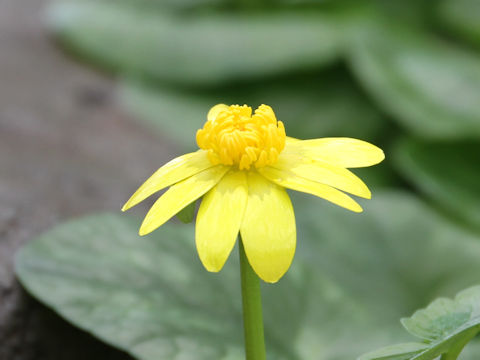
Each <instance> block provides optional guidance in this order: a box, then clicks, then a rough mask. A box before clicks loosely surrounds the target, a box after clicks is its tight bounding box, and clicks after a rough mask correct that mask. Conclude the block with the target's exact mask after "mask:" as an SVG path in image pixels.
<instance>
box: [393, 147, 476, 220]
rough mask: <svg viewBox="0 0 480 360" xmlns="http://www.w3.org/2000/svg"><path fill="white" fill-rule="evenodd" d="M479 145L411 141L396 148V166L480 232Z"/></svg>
mask: <svg viewBox="0 0 480 360" xmlns="http://www.w3.org/2000/svg"><path fill="white" fill-rule="evenodd" d="M479 149H480V147H479V145H478V143H476V142H465V143H458V142H457V143H432V142H420V141H414V140H407V141H403V142H401V143H399V144H398V145H397V147H396V148H395V151H394V154H395V156H394V157H393V160H394V164H395V165H396V167H397V168H398V169H399V170H400V171H401V173H402V174H403V175H404V176H406V178H407V179H408V180H409V181H411V182H412V183H413V184H414V185H415V187H416V188H418V189H419V190H420V191H422V192H423V193H424V194H425V195H427V196H428V197H430V198H431V199H432V200H434V201H435V202H437V203H438V204H440V205H441V206H443V208H444V209H445V211H446V212H447V213H448V214H450V215H452V216H453V217H455V218H457V219H459V220H462V221H463V222H467V223H469V224H470V226H473V227H475V228H478V229H480V187H479V184H480V168H479V166H478V160H479V156H478V154H479Z"/></svg>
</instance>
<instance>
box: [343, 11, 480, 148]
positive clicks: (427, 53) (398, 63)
mask: <svg viewBox="0 0 480 360" xmlns="http://www.w3.org/2000/svg"><path fill="white" fill-rule="evenodd" d="M370 20H371V19H370ZM380 23H381V22H380V21H370V22H369V23H368V25H364V26H363V27H354V29H355V32H354V33H353V32H352V33H353V34H352V36H351V37H352V39H353V40H352V46H351V49H350V51H349V60H350V61H349V62H350V65H351V68H352V69H353V71H354V73H355V74H356V75H357V76H358V78H359V79H360V80H361V82H362V84H363V85H364V86H365V87H366V89H367V90H369V92H370V93H371V95H372V96H373V97H374V98H375V99H376V100H377V101H378V103H379V104H380V105H381V106H382V107H383V108H384V109H385V110H387V111H388V112H390V114H392V115H393V116H394V119H396V120H397V121H398V123H399V124H400V125H402V126H404V127H405V128H407V129H408V130H410V131H411V132H413V133H414V134H417V135H419V136H421V137H425V138H436V139H454V138H456V139H461V138H478V137H480V102H479V99H480V58H479V57H477V56H475V55H474V54H473V53H469V52H467V51H463V50H461V49H459V48H455V47H453V46H451V45H449V44H447V43H443V42H441V41H440V40H438V39H436V38H433V37H428V36H427V35H425V34H423V33H421V32H419V31H414V30H413V29H406V28H404V27H395V26H393V25H388V26H387V25H386V24H384V23H381V24H380Z"/></svg>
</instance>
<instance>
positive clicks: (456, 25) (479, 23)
mask: <svg viewBox="0 0 480 360" xmlns="http://www.w3.org/2000/svg"><path fill="white" fill-rule="evenodd" d="M439 13H440V19H441V20H442V21H443V23H445V24H446V25H448V26H449V27H450V28H451V29H452V30H454V31H455V32H457V33H458V34H459V35H461V36H464V37H465V38H466V39H468V40H470V41H472V43H475V44H477V45H480V1H479V0H447V1H443V2H442V5H441V6H440V10H439Z"/></svg>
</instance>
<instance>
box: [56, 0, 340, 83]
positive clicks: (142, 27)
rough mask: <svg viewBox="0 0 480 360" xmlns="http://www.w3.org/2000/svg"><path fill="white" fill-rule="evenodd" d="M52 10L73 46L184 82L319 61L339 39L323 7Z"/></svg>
mask: <svg viewBox="0 0 480 360" xmlns="http://www.w3.org/2000/svg"><path fill="white" fill-rule="evenodd" d="M49 18H50V26H51V28H52V30H53V31H54V33H55V34H56V35H57V37H58V38H59V39H60V40H61V41H62V43H63V44H65V46H66V47H67V48H68V49H70V50H72V51H74V52H75V53H77V54H79V55H80V56H82V57H84V58H86V59H88V60H90V61H92V62H94V63H97V64H98V65H101V66H103V67H105V68H107V69H110V70H113V71H115V72H120V73H127V74H130V75H131V74H136V75H143V76H145V77H146V78H148V79H151V78H156V79H163V80H168V81H172V82H181V83H186V84H216V83H221V82H227V81H231V80H233V79H241V80H242V81H244V80H245V79H246V78H253V77H258V76H261V77H264V76H267V75H272V74H278V73H281V72H286V71H292V70H298V69H308V68H317V67H318V66H323V65H325V64H327V63H331V62H332V61H333V60H334V59H335V58H336V57H337V55H338V50H339V49H338V48H339V46H340V43H341V42H340V41H339V36H340V34H341V31H340V30H339V29H338V28H337V27H336V25H335V22H334V21H332V20H330V19H329V18H327V17H326V16H323V15H320V14H317V13H273V12H269V13H267V14H263V15H250V16H246V15H235V14H230V15H228V14H210V13H205V14H202V15H196V16H183V17H180V16H175V15H173V14H165V12H161V11H146V10H145V9H144V10H143V11H142V9H137V8H135V7H133V6H128V5H127V4H124V3H110V2H93V1H86V2H81V3H80V2H72V3H59V4H55V5H53V7H52V8H51V11H50V16H49ZM112 44H115V45H114V46H113V45H112Z"/></svg>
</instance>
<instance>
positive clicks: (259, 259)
mask: <svg viewBox="0 0 480 360" xmlns="http://www.w3.org/2000/svg"><path fill="white" fill-rule="evenodd" d="M247 180H248V202H247V208H246V210H245V214H244V216H243V221H242V225H241V226H240V233H241V234H242V241H243V245H244V247H245V253H246V254H247V258H248V261H249V263H250V265H251V266H252V268H253V270H255V272H256V273H257V275H258V276H259V277H260V278H261V279H263V280H264V281H266V282H271V283H274V282H277V281H278V279H280V278H281V277H282V276H283V274H285V272H286V271H287V270H288V268H289V267H290V264H291V262H292V259H293V255H294V254H295V242H296V229H295V215H294V213H293V207H292V203H291V201H290V198H289V197H288V194H287V192H286V191H285V189H283V188H281V187H280V186H278V185H276V184H274V183H272V182H270V181H268V180H267V179H265V178H264V177H263V176H261V175H259V174H257V173H255V172H249V173H248V177H247Z"/></svg>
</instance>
